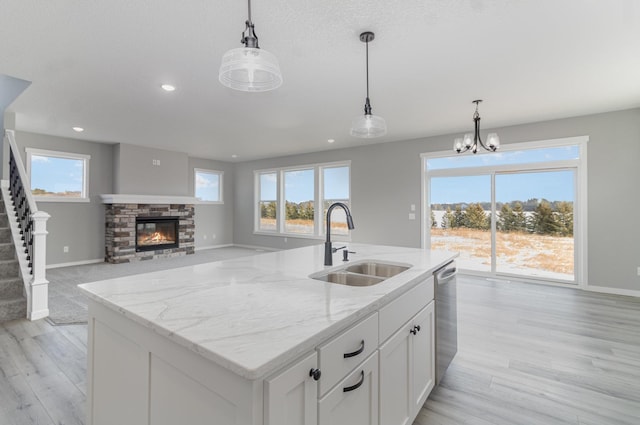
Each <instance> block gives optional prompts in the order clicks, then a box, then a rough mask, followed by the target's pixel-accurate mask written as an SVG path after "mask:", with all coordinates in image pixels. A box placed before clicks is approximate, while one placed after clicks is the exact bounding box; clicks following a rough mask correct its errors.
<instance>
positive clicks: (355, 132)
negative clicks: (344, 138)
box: [351, 31, 387, 138]
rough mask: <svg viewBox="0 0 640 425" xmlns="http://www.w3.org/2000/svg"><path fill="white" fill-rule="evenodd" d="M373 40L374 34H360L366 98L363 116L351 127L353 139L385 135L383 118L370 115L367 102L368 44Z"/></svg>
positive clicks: (369, 103) (385, 127) (369, 105)
mask: <svg viewBox="0 0 640 425" xmlns="http://www.w3.org/2000/svg"><path fill="white" fill-rule="evenodd" d="M374 38H375V34H374V33H372V32H371V31H365V32H363V33H362V34H360V41H362V42H363V43H365V44H366V52H367V98H366V100H365V103H364V115H360V116H358V117H356V118H355V119H354V120H353V123H352V125H351V135H352V136H354V137H361V138H373V137H380V136H384V135H385V134H387V124H386V123H385V122H384V118H382V117H379V116H377V115H373V114H372V113H371V102H370V101H369V42H370V41H373V39H374Z"/></svg>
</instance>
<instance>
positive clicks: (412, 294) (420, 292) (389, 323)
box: [378, 276, 433, 343]
mask: <svg viewBox="0 0 640 425" xmlns="http://www.w3.org/2000/svg"><path fill="white" fill-rule="evenodd" d="M432 300H433V276H429V277H428V278H427V279H425V280H423V281H422V282H420V283H419V284H418V285H417V286H416V287H414V288H411V289H410V290H409V291H407V292H405V293H404V294H402V295H400V296H399V297H398V298H396V299H395V300H393V301H391V302H390V303H389V304H387V305H386V306H384V307H382V308H381V309H380V311H379V313H378V314H379V320H380V325H379V330H380V334H379V337H380V343H383V342H384V341H386V339H387V338H389V337H390V336H391V335H393V334H394V333H395V332H396V331H397V330H398V329H400V327H401V326H402V325H403V324H404V323H406V322H407V321H408V320H409V319H411V318H412V317H413V316H414V315H415V314H416V313H417V312H419V311H420V310H421V309H422V308H424V307H425V306H426V305H427V304H429V303H430V302H431V301H432Z"/></svg>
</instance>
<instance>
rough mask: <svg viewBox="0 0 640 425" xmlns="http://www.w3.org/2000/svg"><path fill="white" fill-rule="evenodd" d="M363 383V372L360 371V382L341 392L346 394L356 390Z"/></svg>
mask: <svg viewBox="0 0 640 425" xmlns="http://www.w3.org/2000/svg"><path fill="white" fill-rule="evenodd" d="M363 383H364V370H362V371H360V382H358V383H357V384H355V385H352V386H350V387H346V388H343V389H342V392H345V393H348V392H349V391H353V390H357V389H358V388H360V386H362V384H363Z"/></svg>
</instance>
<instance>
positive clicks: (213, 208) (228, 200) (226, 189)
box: [189, 158, 234, 249]
mask: <svg viewBox="0 0 640 425" xmlns="http://www.w3.org/2000/svg"><path fill="white" fill-rule="evenodd" d="M194 168H203V169H206V170H216V171H222V172H223V173H224V174H223V177H222V185H223V186H222V199H223V201H224V204H197V205H196V215H195V224H196V233H195V239H196V241H195V242H196V249H202V248H207V247H214V246H219V245H230V244H233V197H234V184H233V168H234V165H233V164H231V163H229V162H221V161H212V160H208V159H202V158H189V175H190V177H189V196H193V195H194V178H193V169H194Z"/></svg>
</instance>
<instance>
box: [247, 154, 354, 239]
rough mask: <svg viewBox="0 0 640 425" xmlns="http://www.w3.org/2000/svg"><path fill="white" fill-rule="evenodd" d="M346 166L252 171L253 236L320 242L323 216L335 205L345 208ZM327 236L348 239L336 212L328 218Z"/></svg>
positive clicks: (339, 211)
mask: <svg viewBox="0 0 640 425" xmlns="http://www.w3.org/2000/svg"><path fill="white" fill-rule="evenodd" d="M349 177H350V162H340V163H330V164H315V165H307V166H302V167H289V168H280V169H272V170H259V171H255V184H256V204H255V205H256V212H255V217H256V224H255V231H256V232H257V233H271V234H281V235H287V236H299V237H310V238H321V237H323V235H324V233H325V227H326V221H325V217H326V212H327V209H328V208H329V206H330V205H331V204H333V203H335V202H342V203H344V204H346V205H348V206H349V207H350V206H351V205H350V204H351V199H350V187H349V186H350V178H349ZM331 229H332V230H331V234H332V235H343V236H348V235H349V231H348V229H347V221H346V215H345V214H344V211H343V210H342V209H340V208H338V209H335V210H334V212H333V214H332V217H331Z"/></svg>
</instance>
